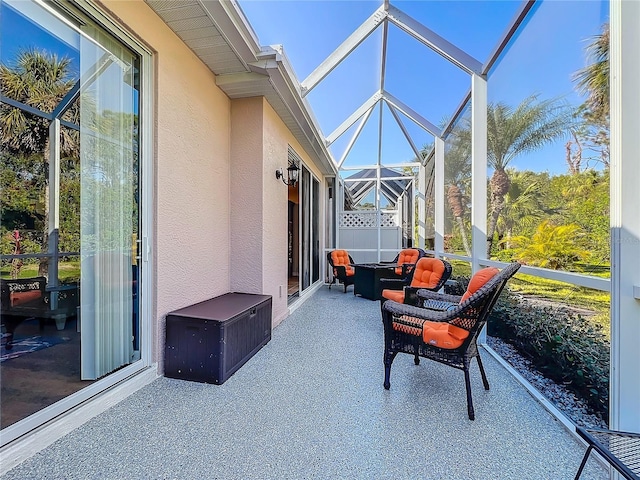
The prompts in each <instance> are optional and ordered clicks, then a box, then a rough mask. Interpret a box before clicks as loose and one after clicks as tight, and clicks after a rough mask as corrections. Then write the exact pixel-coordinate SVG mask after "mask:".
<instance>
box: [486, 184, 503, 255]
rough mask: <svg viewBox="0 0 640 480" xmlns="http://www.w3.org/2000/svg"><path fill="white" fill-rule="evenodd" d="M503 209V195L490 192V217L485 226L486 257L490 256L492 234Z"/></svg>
mask: <svg viewBox="0 0 640 480" xmlns="http://www.w3.org/2000/svg"><path fill="white" fill-rule="evenodd" d="M503 209H504V196H503V195H495V194H493V193H492V194H491V218H490V219H489V226H488V228H487V258H491V247H492V246H493V236H494V235H495V233H496V227H497V225H498V218H499V217H500V214H501V213H502V210H503Z"/></svg>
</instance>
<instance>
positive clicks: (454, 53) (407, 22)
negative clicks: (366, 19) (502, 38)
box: [387, 5, 482, 75]
mask: <svg viewBox="0 0 640 480" xmlns="http://www.w3.org/2000/svg"><path fill="white" fill-rule="evenodd" d="M387 18H388V19H389V21H390V22H392V23H393V24H394V25H395V26H397V27H398V28H400V29H401V30H403V31H404V32H406V33H408V34H409V35H411V36H412V37H413V38H415V39H416V40H418V41H419V42H421V43H423V44H424V45H426V46H427V47H429V48H430V49H432V50H433V51H434V52H436V53H437V54H439V55H441V56H442V57H444V58H446V59H447V60H449V61H450V62H451V63H453V64H455V65H457V66H458V67H460V68H461V69H462V70H464V71H465V72H467V73H469V74H474V73H475V74H478V75H481V74H482V63H480V62H479V61H478V60H476V59H475V58H473V57H472V56H471V55H469V54H467V53H466V52H464V51H463V50H461V49H459V48H458V47H456V46H455V45H454V44H452V43H451V42H449V41H448V40H445V39H444V38H443V37H441V36H440V35H438V34H437V33H435V32H434V31H433V30H430V29H428V28H427V27H425V26H424V25H422V24H421V23H420V22H417V21H416V20H414V19H413V18H411V17H410V16H409V15H407V14H405V13H404V12H402V11H400V10H398V9H397V8H396V7H394V6H393V5H389V9H388V11H387Z"/></svg>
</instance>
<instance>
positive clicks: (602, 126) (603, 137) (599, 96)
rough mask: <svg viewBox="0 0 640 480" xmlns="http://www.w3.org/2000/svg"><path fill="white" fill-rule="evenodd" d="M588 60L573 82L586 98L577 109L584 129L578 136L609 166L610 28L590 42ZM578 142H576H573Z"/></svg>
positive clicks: (605, 27) (606, 24) (606, 28)
mask: <svg viewBox="0 0 640 480" xmlns="http://www.w3.org/2000/svg"><path fill="white" fill-rule="evenodd" d="M587 56H588V58H589V59H590V61H591V63H590V64H589V65H587V66H586V67H584V68H582V69H580V70H578V71H577V72H576V73H575V75H574V76H573V79H574V80H575V81H576V82H577V89H578V91H579V92H580V93H582V94H583V95H586V96H587V99H586V101H585V102H584V104H583V105H582V106H581V107H580V113H581V114H582V116H583V118H584V120H585V125H583V127H582V128H581V129H580V130H579V131H578V135H579V136H580V137H582V138H583V139H585V140H586V144H587V147H588V149H589V150H595V151H596V152H598V153H599V154H600V155H599V156H600V158H599V159H598V160H599V161H601V162H602V163H603V164H604V165H605V166H606V167H608V166H609V24H608V23H605V24H603V25H602V31H601V33H599V34H598V35H595V36H594V37H592V39H591V43H590V44H589V45H588V46H587ZM577 141H578V140H577V139H576V142H577Z"/></svg>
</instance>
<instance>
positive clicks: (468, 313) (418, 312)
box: [382, 263, 520, 420]
mask: <svg viewBox="0 0 640 480" xmlns="http://www.w3.org/2000/svg"><path fill="white" fill-rule="evenodd" d="M519 268H520V264H519V263H512V264H510V265H509V266H507V267H505V268H504V269H503V270H501V271H499V272H497V273H496V272H495V271H493V272H491V270H490V269H483V270H480V271H479V272H478V273H476V275H474V278H475V279H476V281H475V282H474V278H472V279H471V282H469V289H468V290H467V292H466V293H465V295H463V296H462V297H458V296H454V295H446V294H438V293H435V292H431V291H428V290H419V291H418V292H417V293H418V296H419V297H421V300H422V301H423V302H424V303H423V304H426V305H427V306H432V307H433V308H434V309H431V308H421V307H415V306H412V305H406V304H400V303H397V302H394V301H393V300H387V301H386V302H385V303H384V305H383V306H382V322H383V325H384V388H386V389H389V388H390V386H391V385H390V382H389V377H390V376H391V364H392V363H393V360H394V358H395V356H396V355H397V354H398V353H408V354H410V355H414V356H415V364H416V365H418V364H419V363H420V357H424V358H428V359H431V360H434V361H436V362H440V363H443V364H445V365H449V366H451V367H454V368H457V369H459V370H462V371H464V380H465V386H466V390H467V411H468V413H469V419H470V420H473V419H474V418H475V414H474V411H473V400H472V398H471V383H470V380H469V365H470V364H471V360H472V359H473V358H476V359H477V361H478V367H479V369H480V374H481V376H482V382H483V384H484V388H485V389H486V390H489V382H488V381H487V376H486V374H485V372H484V368H483V367H482V361H481V359H480V354H479V352H478V346H477V343H476V342H477V337H478V334H479V333H480V331H481V330H482V328H483V327H484V325H485V323H486V322H487V318H488V316H489V313H491V310H492V309H493V306H494V305H495V303H496V301H497V299H498V297H499V295H500V292H502V289H503V288H504V286H505V285H506V283H507V281H508V280H509V279H510V278H511V277H512V276H513V275H514V274H515V273H516V272H517V271H518V269H519ZM496 270H497V269H496ZM488 274H493V276H492V277H491V278H490V279H489V280H487V281H486V283H484V284H483V285H482V286H480V287H479V288H478V289H477V291H475V288H476V287H477V286H479V284H480V283H481V282H480V281H479V280H480V279H481V278H482V277H483V276H484V277H487V276H489V275H488ZM445 330H446V331H445ZM426 337H429V340H428V341H427V342H425V338H426ZM438 345H439V346H438Z"/></svg>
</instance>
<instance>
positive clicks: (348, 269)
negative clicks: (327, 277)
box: [327, 250, 355, 292]
mask: <svg viewBox="0 0 640 480" xmlns="http://www.w3.org/2000/svg"><path fill="white" fill-rule="evenodd" d="M327 261H328V262H329V265H331V268H332V270H333V278H332V279H331V283H329V290H331V285H333V284H334V283H336V281H337V280H339V281H340V283H342V284H343V285H344V291H345V292H346V291H347V287H348V286H349V285H353V284H354V282H355V269H354V268H353V266H352V265H353V263H354V261H353V258H351V255H349V252H347V251H346V250H332V251H331V252H329V253H327Z"/></svg>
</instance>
